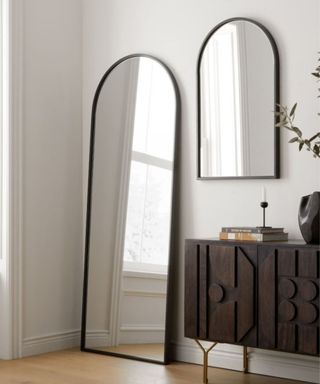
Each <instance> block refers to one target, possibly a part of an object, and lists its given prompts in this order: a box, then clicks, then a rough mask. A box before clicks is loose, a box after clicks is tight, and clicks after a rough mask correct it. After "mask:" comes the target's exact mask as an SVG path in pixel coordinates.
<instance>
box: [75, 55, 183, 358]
mask: <svg viewBox="0 0 320 384" xmlns="http://www.w3.org/2000/svg"><path fill="white" fill-rule="evenodd" d="M139 57H145V58H149V59H152V60H154V61H156V62H157V63H159V64H160V65H161V66H162V67H163V68H164V70H165V71H166V72H167V73H168V75H169V77H170V79H171V81H172V84H173V88H174V93H175V97H176V115H175V132H174V134H175V138H174V140H175V141H174V166H173V182H172V198H171V202H172V206H171V220H170V221H171V231H170V245H169V249H170V251H169V261H168V279H167V298H166V315H165V340H164V343H165V346H164V360H163V361H158V360H153V359H148V358H142V357H138V356H132V355H127V354H120V353H114V352H107V351H100V350H96V349H92V348H87V347H86V325H87V300H88V278H89V253H90V252H89V249H90V232H91V205H92V204H91V203H92V180H93V169H94V140H95V121H96V110H97V104H98V100H99V96H100V92H101V89H102V87H103V85H104V83H105V81H106V79H107V78H108V77H109V75H110V74H111V72H112V71H113V69H115V68H116V67H117V66H118V65H120V64H121V63H122V62H124V61H126V60H129V59H132V58H139ZM180 121H181V98H180V92H179V87H178V83H177V80H176V78H175V76H174V74H173V72H172V71H171V69H170V68H169V67H168V66H167V65H166V64H165V63H163V62H162V61H161V60H159V59H157V58H156V57H154V56H152V55H148V54H131V55H127V56H124V57H122V58H121V59H119V60H118V61H116V62H115V63H114V64H113V65H112V66H111V67H110V68H109V69H108V70H107V71H106V72H105V74H104V75H103V76H102V78H101V80H100V82H99V84H98V87H97V89H96V92H95V95H94V98H93V104H92V110H91V129H90V146H89V169H88V189H87V212H86V232H85V251H84V276H83V297H82V315H81V336H80V338H81V339H80V350H81V351H84V352H91V353H96V354H99V355H106V356H115V357H122V358H126V359H130V360H138V361H144V362H150V363H155V364H161V365H163V364H168V363H169V361H170V356H169V343H170V325H171V316H170V312H171V311H170V309H171V308H172V306H173V292H172V287H173V281H172V280H173V279H172V277H173V265H174V260H173V256H174V249H175V244H176V240H175V238H176V236H175V235H176V224H177V217H178V208H177V207H176V206H177V204H176V203H177V201H178V199H177V189H178V177H177V174H178V159H179V156H178V143H179V139H180Z"/></svg>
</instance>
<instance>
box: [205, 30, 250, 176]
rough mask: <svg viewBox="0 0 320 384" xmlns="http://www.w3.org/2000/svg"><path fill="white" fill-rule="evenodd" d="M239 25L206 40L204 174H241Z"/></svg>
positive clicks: (242, 77)
mask: <svg viewBox="0 0 320 384" xmlns="http://www.w3.org/2000/svg"><path fill="white" fill-rule="evenodd" d="M240 33H241V29H240V28H239V25H236V24H232V23H230V24H228V25H226V26H224V27H223V28H221V29H220V30H218V31H217V32H216V33H215V34H214V37H213V38H211V39H210V40H209V41H208V45H207V47H206V50H205V52H204V56H203V63H202V66H201V90H202V92H203V95H202V100H204V103H205V105H204V108H203V110H204V112H205V113H203V116H202V124H203V130H202V138H201V151H202V159H201V163H202V165H203V171H204V174H209V175H210V174H215V175H217V176H222V175H235V176H242V175H243V162H244V161H243V157H244V146H243V129H244V125H243V124H242V105H241V101H242V102H243V101H244V100H243V98H241V86H243V84H241V82H243V81H244V80H245V73H244V71H243V66H242V65H241V64H242V63H241V57H240V49H239V44H240V40H241V36H240Z"/></svg>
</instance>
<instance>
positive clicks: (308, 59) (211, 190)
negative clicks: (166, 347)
mask: <svg viewBox="0 0 320 384" xmlns="http://www.w3.org/2000/svg"><path fill="white" fill-rule="evenodd" d="M315 10H317V11H315ZM234 16H244V17H249V18H253V19H255V20H257V21H259V22H261V23H262V24H264V25H265V26H266V27H267V28H268V29H269V30H270V31H271V32H272V34H273V36H274V38H275V40H276V42H277V44H278V48H279V51H280V60H281V96H282V101H283V103H286V104H292V103H294V102H295V101H298V103H299V108H298V110H297V123H299V124H300V126H301V128H303V130H304V131H305V132H306V135H307V136H308V135H312V133H313V132H315V131H316V130H317V129H318V120H317V119H318V118H317V116H316V109H317V100H316V95H317V91H316V89H317V86H316V83H315V80H314V79H312V77H311V76H310V72H311V70H313V68H314V67H315V64H316V59H317V52H318V51H319V43H320V41H319V37H318V41H317V40H316V38H315V36H316V35H317V36H319V22H320V12H319V1H318V0H310V1H309V2H308V7H306V5H305V2H304V1H302V0H296V1H295V5H294V7H293V6H292V1H290V0H282V1H281V2H279V1H276V0H270V1H268V2H264V3H263V5H262V4H261V2H257V1H255V0H242V1H238V0H227V1H226V0H202V1H201V2H199V1H198V0H188V1H185V0H175V1H172V0H162V1H150V0H137V1H135V2H132V1H130V0H108V1H105V0H83V127H84V140H83V149H84V162H86V161H87V156H88V138H89V127H90V113H91V104H92V99H93V94H94V91H95V88H96V86H97V84H98V81H99V80H100V78H101V76H102V75H103V73H104V72H105V71H106V69H107V68H108V67H109V66H110V65H111V64H112V63H113V62H114V61H116V60H117V59H119V58H120V57H122V56H125V55H127V54H131V53H139V52H141V53H149V54H152V55H155V56H157V57H158V58H160V59H162V60H163V61H164V62H165V63H167V64H168V65H169V66H170V67H171V69H172V70H173V72H174V74H175V76H176V78H177V81H178V83H179V86H180V91H181V96H182V127H181V130H182V132H181V133H182V134H181V143H180V145H179V148H180V164H181V168H180V183H181V185H180V191H181V195H180V196H179V199H178V200H179V202H180V222H179V231H180V233H179V244H180V247H179V248H180V250H179V254H177V255H176V258H177V270H176V272H175V284H176V286H175V291H176V292H177V294H176V308H177V311H176V313H175V316H173V318H174V319H175V329H174V338H173V340H172V341H173V349H174V351H175V356H176V358H177V359H180V360H185V361H191V362H196V361H197V362H199V361H200V358H201V355H200V352H199V351H198V349H196V348H194V347H193V345H194V344H193V343H192V342H190V341H189V340H187V339H185V338H184V337H183V329H184V324H183V313H184V299H183V297H184V296H183V288H184V273H183V270H184V239H185V238H189V237H207V236H210V237H213V236H216V235H217V233H218V231H219V229H220V227H221V226H224V225H231V224H232V225H245V224H247V225H256V224H259V223H260V220H261V212H260V209H259V208H258V203H259V201H260V188H261V185H265V186H266V188H267V192H268V201H269V203H270V207H269V208H268V211H267V223H268V224H272V225H274V226H285V227H286V228H287V229H288V231H289V233H290V236H291V237H292V238H300V233H299V229H298V222H297V210H298V205H299V199H300V197H301V196H303V195H306V194H309V193H311V192H312V191H314V190H319V187H320V185H319V184H320V179H319V178H320V163H319V161H317V160H314V159H313V158H312V157H311V156H310V154H309V153H307V152H301V153H298V150H297V148H296V147H295V146H294V145H291V144H290V145H289V144H287V141H288V139H289V137H290V135H289V134H288V133H287V132H285V131H283V132H281V140H282V141H281V179H280V180H267V181H264V180H242V181H235V180H230V181H197V180H196V63H197V56H198V52H199V48H200V46H201V43H202V41H203V39H204V37H205V36H206V34H207V33H208V32H209V31H210V30H211V29H212V28H213V27H214V26H215V25H216V24H217V23H219V22H220V21H222V20H224V19H227V18H230V17H234ZM288 20H289V22H288ZM83 169H84V175H85V177H86V175H87V168H86V164H85V163H84V168H83ZM219 348H220V349H219V350H218V351H217V352H215V353H212V357H213V360H211V361H210V362H211V364H215V365H220V366H226V367H233V368H239V369H240V368H241V354H240V351H241V350H240V349H239V348H237V347H234V346H226V347H224V346H222V347H219ZM287 356H288V355H286V354H281V353H273V352H262V351H257V352H254V353H252V354H251V358H250V370H251V371H253V372H260V373H266V374H274V375H279V376H284V377H295V378H297V379H300V380H304V381H307V380H314V381H315V380H316V379H317V360H316V359H312V358H308V357H302V356H293V357H292V356H290V358H287ZM199 375H200V371H199Z"/></svg>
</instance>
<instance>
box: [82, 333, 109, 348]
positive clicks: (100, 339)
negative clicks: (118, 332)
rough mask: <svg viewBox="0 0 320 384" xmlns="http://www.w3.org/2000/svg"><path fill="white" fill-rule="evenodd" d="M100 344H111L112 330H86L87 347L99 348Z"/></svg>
mask: <svg viewBox="0 0 320 384" xmlns="http://www.w3.org/2000/svg"><path fill="white" fill-rule="evenodd" d="M99 345H104V346H108V345H110V331H108V330H94V331H91V330H89V331H86V348H97V346H99Z"/></svg>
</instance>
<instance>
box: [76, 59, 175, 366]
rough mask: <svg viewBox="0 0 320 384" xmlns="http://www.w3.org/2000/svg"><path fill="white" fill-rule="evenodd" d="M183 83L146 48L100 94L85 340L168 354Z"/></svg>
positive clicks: (114, 349)
mask: <svg viewBox="0 0 320 384" xmlns="http://www.w3.org/2000/svg"><path fill="white" fill-rule="evenodd" d="M179 110H180V101H179V92H178V87H177V84H176V81H175V79H174V76H173V74H172V73H171V71H170V70H169V69H168V67H167V66H166V65H164V64H163V63H162V62H161V61H159V60H157V59H155V58H154V57H151V56H148V55H131V56H127V57H124V58H123V59H121V60H119V61H118V62H116V63H115V64H114V65H113V66H112V67H111V68H110V69H109V70H108V71H107V72H106V73H105V75H104V76H103V78H102V79H101V81H100V83H99V85H98V87H97V90H96V93H95V97H94V101H93V107H92V119H91V138H90V155H89V180H88V201H87V221H86V244H85V270H84V290H83V312H82V330H81V349H82V350H84V351H88V352H96V353H100V354H107V355H116V356H121V357H126V358H132V359H138V360H146V361H152V362H157V363H166V362H167V361H168V344H167V343H166V341H167V340H168V321H169V315H168V311H167V304H168V296H169V295H170V292H169V291H168V286H169V285H170V284H169V280H170V278H171V277H170V273H169V271H170V263H171V261H172V245H173V236H172V230H173V218H174V214H173V206H174V204H173V198H174V184H175V173H176V172H175V169H176V162H175V158H176V151H175V147H176V131H177V126H178V122H179V114H180V112H179Z"/></svg>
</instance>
